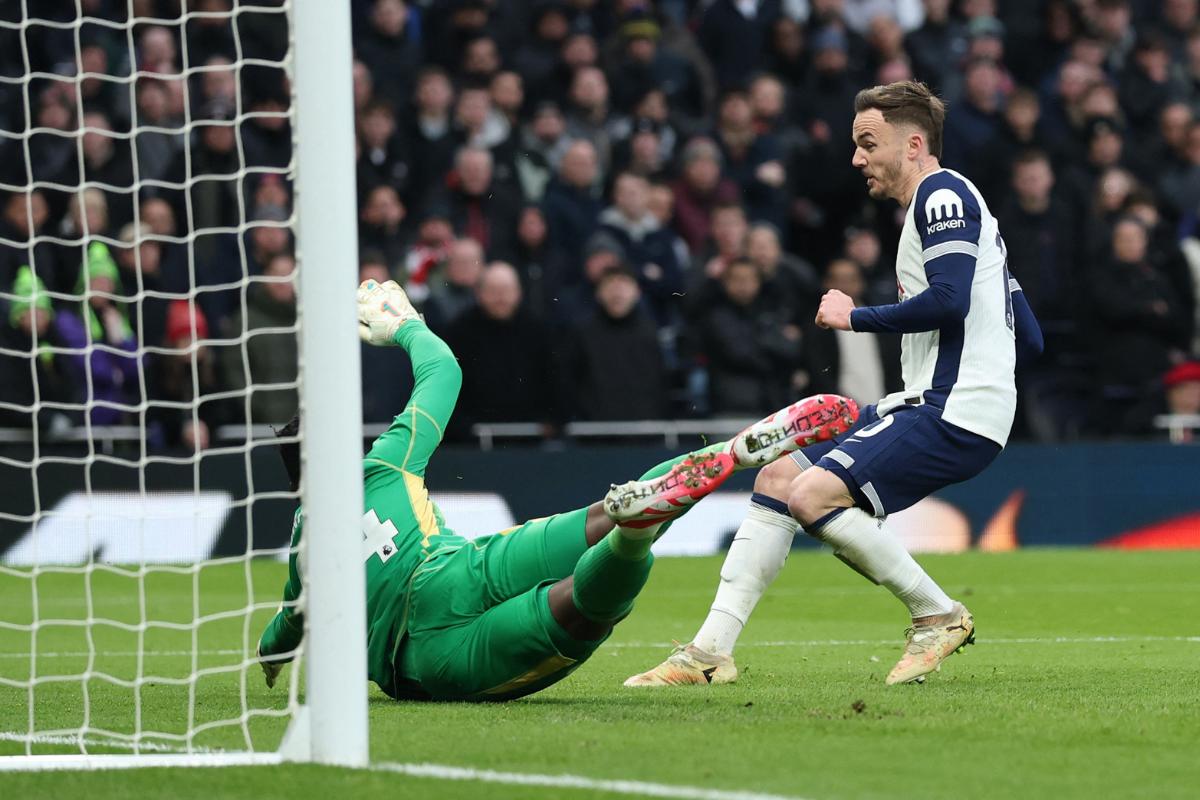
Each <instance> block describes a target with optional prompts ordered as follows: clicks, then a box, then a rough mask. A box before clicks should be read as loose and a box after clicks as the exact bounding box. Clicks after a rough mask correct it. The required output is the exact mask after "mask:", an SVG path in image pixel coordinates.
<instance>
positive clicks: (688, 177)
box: [672, 137, 738, 256]
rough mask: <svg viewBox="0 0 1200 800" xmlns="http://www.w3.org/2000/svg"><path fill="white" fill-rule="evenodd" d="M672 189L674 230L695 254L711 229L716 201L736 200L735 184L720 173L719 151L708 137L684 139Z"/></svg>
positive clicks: (705, 240)
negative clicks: (673, 194)
mask: <svg viewBox="0 0 1200 800" xmlns="http://www.w3.org/2000/svg"><path fill="white" fill-rule="evenodd" d="M680 161H681V162H682V165H681V168H680V176H679V180H678V181H676V183H675V185H674V186H673V187H672V188H673V189H674V191H675V230H676V231H677V232H678V233H679V235H680V236H681V237H683V240H684V241H685V242H687V246H688V250H690V251H691V253H692V255H693V256H696V255H699V254H700V252H701V251H702V250H703V249H704V246H705V244H706V243H707V242H708V237H709V235H710V233H711V231H712V219H711V214H712V210H713V208H714V207H716V206H717V205H718V204H723V203H732V202H736V201H737V199H738V189H737V184H735V183H734V182H733V181H731V180H729V179H728V178H725V177H722V175H721V151H720V150H719V149H718V148H717V145H716V144H714V143H713V141H712V140H711V139H708V138H704V137H697V138H695V139H692V140H691V141H690V142H688V143H687V146H686V147H684V148H683V153H682V154H681V156H680Z"/></svg>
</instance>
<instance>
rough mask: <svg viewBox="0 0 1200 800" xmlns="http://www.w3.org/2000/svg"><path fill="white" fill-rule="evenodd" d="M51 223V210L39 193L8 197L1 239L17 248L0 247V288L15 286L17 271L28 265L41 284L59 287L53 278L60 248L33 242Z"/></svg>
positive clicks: (9, 246)
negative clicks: (48, 223) (13, 243)
mask: <svg viewBox="0 0 1200 800" xmlns="http://www.w3.org/2000/svg"><path fill="white" fill-rule="evenodd" d="M49 219H50V206H49V205H48V204H47V203H46V195H45V194H43V193H42V191H41V190H40V189H34V190H33V191H31V192H29V193H28V194H23V193H16V192H14V193H13V194H10V195H8V196H7V197H5V199H4V215H3V217H2V218H0V237H2V238H4V239H5V240H7V241H10V242H16V243H17V244H15V245H6V246H4V247H0V286H12V284H13V281H15V280H16V277H17V270H18V269H20V268H21V267H23V266H26V265H28V266H30V267H32V268H34V269H35V270H36V274H37V276H38V279H39V280H42V281H44V282H48V283H50V285H52V286H57V285H58V284H57V282H56V281H55V280H54V278H53V276H54V274H55V258H56V249H57V248H56V247H55V246H54V245H53V244H51V243H50V242H47V241H44V240H43V241H39V242H36V243H35V242H34V241H33V239H34V236H36V235H38V234H40V233H42V231H43V228H45V226H46V223H47V222H48V221H49ZM31 278H32V276H31Z"/></svg>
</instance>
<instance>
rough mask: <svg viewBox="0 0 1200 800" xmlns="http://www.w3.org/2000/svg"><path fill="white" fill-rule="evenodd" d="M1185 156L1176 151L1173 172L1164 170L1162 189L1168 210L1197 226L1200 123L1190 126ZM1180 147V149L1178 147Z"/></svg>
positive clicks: (1199, 182)
mask: <svg viewBox="0 0 1200 800" xmlns="http://www.w3.org/2000/svg"><path fill="white" fill-rule="evenodd" d="M1181 144H1182V146H1183V147H1182V153H1180V152H1179V150H1178V149H1174V151H1173V152H1174V153H1175V157H1176V159H1179V157H1180V156H1182V163H1180V161H1175V163H1173V164H1171V168H1169V169H1165V170H1163V173H1162V180H1161V181H1160V182H1159V189H1160V191H1161V192H1162V195H1163V199H1164V200H1165V201H1166V202H1167V204H1168V207H1169V208H1170V209H1171V211H1172V212H1173V213H1175V214H1178V215H1181V216H1183V217H1185V219H1187V220H1188V221H1189V222H1192V223H1193V224H1194V220H1195V219H1196V217H1197V215H1198V214H1200V122H1192V123H1191V124H1190V125H1188V126H1187V133H1186V135H1185V138H1184V140H1183V142H1182V143H1181ZM1176 147H1178V145H1176Z"/></svg>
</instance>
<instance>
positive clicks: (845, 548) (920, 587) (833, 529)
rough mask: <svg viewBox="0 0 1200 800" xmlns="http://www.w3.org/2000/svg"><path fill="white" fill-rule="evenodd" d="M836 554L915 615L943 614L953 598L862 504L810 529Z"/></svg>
mask: <svg viewBox="0 0 1200 800" xmlns="http://www.w3.org/2000/svg"><path fill="white" fill-rule="evenodd" d="M812 534H813V536H816V537H817V538H818V539H820V540H821V541H824V542H827V543H828V544H830V545H831V546H832V547H833V552H834V554H835V555H837V556H838V558H840V559H842V560H843V561H845V562H847V563H848V564H850V566H852V567H854V568H855V569H857V570H858V571H859V572H861V573H862V574H863V575H866V576H867V577H868V578H870V579H871V580H873V581H875V582H876V583H878V584H880V585H882V586H885V587H887V589H888V590H889V591H890V592H891V593H892V594H894V595H896V597H898V598H899V599H900V602H902V603H904V605H906V606H907V607H908V610H909V613H911V614H912V616H913V617H914V618H916V617H928V616H933V615H936V614H945V613H948V612H949V611H950V609H951V608H952V607H953V605H954V601H953V600H951V599H950V598H949V596H947V594H946V593H945V592H943V591H942V589H941V587H940V586H938V585H937V584H936V583H934V582H933V578H930V577H929V575H927V574H926V573H925V570H923V569H921V565H920V564H918V563H917V562H916V561H914V560H913V557H912V556H911V555H909V554H908V551H907V550H905V549H904V545H902V544H901V543H900V540H899V539H898V538H897V537H896V536H895V535H893V534H892V533H891V532H890V531H888V530H887V528H886V527H885V526H884V523H883V521H882V520H878V519H876V518H874V517H872V516H871V515H870V514H868V513H867V512H865V511H863V510H862V509H861V508H848V509H846V510H845V511H843V512H842V513H841V514H838V515H837V516H836V517H834V518H833V519H832V520H830V521H829V522H827V523H825V524H824V525H822V526H821V527H820V528H818V529H816V530H813V531H812Z"/></svg>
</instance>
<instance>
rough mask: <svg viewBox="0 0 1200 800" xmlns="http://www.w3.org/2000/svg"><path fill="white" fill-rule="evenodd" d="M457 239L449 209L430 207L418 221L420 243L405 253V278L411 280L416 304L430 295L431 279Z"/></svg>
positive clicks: (413, 299) (410, 293) (417, 239)
mask: <svg viewBox="0 0 1200 800" xmlns="http://www.w3.org/2000/svg"><path fill="white" fill-rule="evenodd" d="M453 241H454V229H453V228H451V227H450V215H449V212H448V211H446V210H443V209H440V208H436V207H433V206H426V207H425V209H424V211H422V214H421V218H420V220H419V221H418V222H417V234H416V242H414V243H413V245H412V247H411V248H409V250H408V252H407V253H406V254H405V256H404V275H403V276H402V277H403V278H404V279H405V281H407V283H406V285H405V288H406V290H407V291H408V296H409V297H410V298H412V301H413V302H414V303H417V304H418V305H420V304H421V303H423V302H425V299H426V298H427V297H429V289H430V286H429V279H430V278H431V277H432V276H433V274H434V273H435V271H436V270H438V269H439V268H440V267H441V266H442V264H443V262H445V260H446V255H447V253H448V252H449V249H450V244H451V243H452V242H453ZM397 280H400V276H398V277H397ZM401 282H404V281H401Z"/></svg>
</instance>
